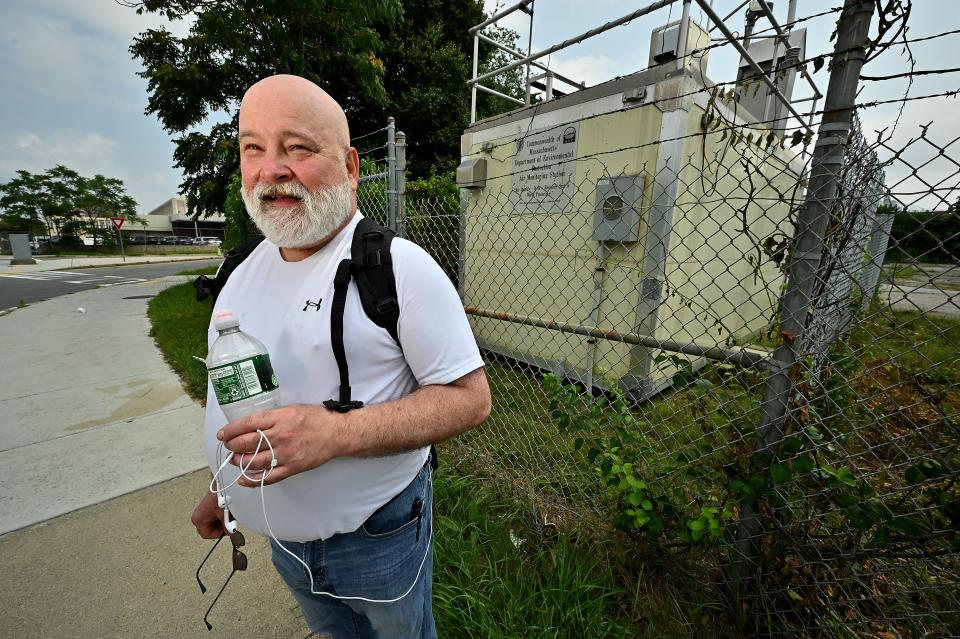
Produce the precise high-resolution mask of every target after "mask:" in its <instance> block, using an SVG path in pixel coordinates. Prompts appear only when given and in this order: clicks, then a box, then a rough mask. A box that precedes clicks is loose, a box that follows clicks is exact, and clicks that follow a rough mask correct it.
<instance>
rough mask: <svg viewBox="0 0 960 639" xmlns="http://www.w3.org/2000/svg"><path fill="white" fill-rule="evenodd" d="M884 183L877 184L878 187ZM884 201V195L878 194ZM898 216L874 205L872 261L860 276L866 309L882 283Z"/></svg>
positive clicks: (871, 239)
mask: <svg viewBox="0 0 960 639" xmlns="http://www.w3.org/2000/svg"><path fill="white" fill-rule="evenodd" d="M882 187H883V185H882V184H880V185H877V189H878V190H879V189H880V188H882ZM878 199H880V200H881V201H882V195H878ZM896 216H897V214H896V212H895V211H893V210H890V209H887V208H884V209H883V210H881V206H880V205H879V204H878V205H876V206H875V207H874V213H873V232H872V233H871V234H870V248H869V249H868V255H869V258H870V261H869V262H868V263H867V265H866V266H865V267H864V269H863V273H862V275H861V277H860V290H861V291H863V300H862V301H861V307H862V308H863V310H866V309H867V308H869V307H870V303H871V301H873V296H874V295H876V293H877V285H878V284H879V283H880V273H881V272H882V271H883V260H884V258H885V257H886V256H887V247H888V246H889V244H890V229H891V228H892V227H893V218H895V217H896Z"/></svg>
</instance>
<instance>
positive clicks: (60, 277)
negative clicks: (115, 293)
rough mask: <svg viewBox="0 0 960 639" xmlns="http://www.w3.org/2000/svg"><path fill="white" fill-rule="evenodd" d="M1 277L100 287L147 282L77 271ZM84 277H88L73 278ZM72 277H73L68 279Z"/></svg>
mask: <svg viewBox="0 0 960 639" xmlns="http://www.w3.org/2000/svg"><path fill="white" fill-rule="evenodd" d="M0 277H9V278H12V279H18V280H33V281H37V282H62V283H64V284H81V285H83V284H86V285H91V284H92V285H94V286H98V287H103V286H113V285H116V284H135V283H138V282H146V281H147V280H146V278H139V277H136V278H135V277H124V276H122V275H92V274H87V273H77V272H75V271H34V272H32V273H0ZM77 277H82V278H86V279H73V278H77ZM67 278H71V279H67Z"/></svg>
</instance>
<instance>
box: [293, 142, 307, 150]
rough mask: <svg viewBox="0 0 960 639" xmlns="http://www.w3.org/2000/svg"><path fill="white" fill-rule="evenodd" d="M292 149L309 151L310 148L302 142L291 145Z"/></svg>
mask: <svg viewBox="0 0 960 639" xmlns="http://www.w3.org/2000/svg"><path fill="white" fill-rule="evenodd" d="M290 150H291V151H307V150H308V149H307V147H305V146H303V145H302V144H294V145H293V146H291V147H290Z"/></svg>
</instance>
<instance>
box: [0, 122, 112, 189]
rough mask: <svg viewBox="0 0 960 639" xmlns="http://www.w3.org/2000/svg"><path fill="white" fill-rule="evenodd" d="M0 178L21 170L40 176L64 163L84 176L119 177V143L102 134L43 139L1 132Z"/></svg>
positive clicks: (65, 133) (69, 132)
mask: <svg viewBox="0 0 960 639" xmlns="http://www.w3.org/2000/svg"><path fill="white" fill-rule="evenodd" d="M0 149H8V150H5V151H0V179H4V177H8V176H10V175H12V174H13V173H14V172H16V171H17V170H19V169H23V170H25V171H30V172H31V173H37V172H42V171H45V170H47V169H49V168H51V167H52V166H54V165H56V164H63V165H66V166H68V167H70V168H71V169H74V170H76V171H79V172H80V173H81V174H83V175H93V174H95V173H102V174H104V175H107V176H112V175H111V174H113V175H116V173H118V172H119V171H118V168H119V167H118V166H117V162H116V151H117V143H116V142H115V141H113V140H111V139H110V138H107V137H104V136H102V135H100V134H99V133H92V132H82V131H76V130H73V129H60V130H56V131H51V132H50V133H49V134H45V135H43V136H40V135H38V134H37V133H35V132H32V131H26V132H24V131H0Z"/></svg>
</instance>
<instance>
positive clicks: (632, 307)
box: [361, 0, 960, 638]
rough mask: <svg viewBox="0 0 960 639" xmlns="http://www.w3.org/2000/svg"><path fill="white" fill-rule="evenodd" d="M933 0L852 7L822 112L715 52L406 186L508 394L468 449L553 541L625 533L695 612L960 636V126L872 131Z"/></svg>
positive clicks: (807, 629) (777, 632) (501, 122)
mask: <svg viewBox="0 0 960 639" xmlns="http://www.w3.org/2000/svg"><path fill="white" fill-rule="evenodd" d="M909 8H910V3H891V4H889V5H886V6H884V7H881V6H880V5H879V4H877V3H874V2H866V1H860V0H847V2H846V3H845V4H844V5H843V6H837V7H833V8H832V12H833V13H835V14H836V16H837V17H838V19H839V23H838V32H837V36H836V37H837V41H836V45H835V52H834V54H833V55H832V56H831V55H825V56H819V63H820V64H823V63H824V62H826V63H828V64H829V69H830V73H831V89H830V91H828V93H827V95H826V96H825V97H826V101H825V103H824V108H823V109H822V110H817V109H816V106H815V105H816V103H814V106H813V107H812V109H811V111H810V114H809V120H806V119H804V120H803V121H801V120H799V119H797V118H795V117H789V115H785V114H784V113H777V112H776V109H774V110H773V113H770V112H768V111H767V110H766V109H765V110H764V112H765V113H767V115H768V116H769V117H767V119H766V120H762V118H757V117H754V116H752V115H751V114H750V113H748V112H747V111H746V109H744V108H743V106H742V105H743V103H744V102H745V101H746V100H745V96H748V95H750V94H751V93H753V94H754V95H756V93H757V92H758V91H759V90H765V88H764V87H763V85H760V83H759V81H758V80H756V79H753V80H752V81H751V79H750V78H749V77H748V78H745V79H744V78H741V80H740V81H739V82H738V83H719V84H717V83H710V82H707V81H706V80H705V78H704V76H703V72H702V66H699V62H700V59H701V58H698V55H699V56H702V54H703V50H700V51H697V50H695V51H694V52H692V53H690V54H688V55H687V56H685V57H686V58H687V59H686V60H684V59H681V60H679V61H676V64H677V66H679V67H680V68H683V69H684V72H683V73H681V74H676V73H672V74H671V73H668V74H664V73H662V72H661V71H662V69H651V70H650V71H649V72H644V73H646V74H647V75H645V76H643V77H641V79H640V80H638V81H637V84H638V85H639V86H640V87H643V92H644V93H643V95H642V96H641V93H640V91H639V90H636V91H634V90H633V89H632V88H631V89H630V91H633V92H632V93H630V95H631V96H633V97H634V98H635V100H633V101H632V102H629V101H627V100H626V99H625V100H624V105H623V107H622V108H613V109H607V110H605V111H602V112H600V113H599V114H591V115H587V116H583V115H573V116H569V117H568V116H567V114H565V113H564V111H563V109H562V100H561V101H557V104H558V105H561V106H557V107H556V108H555V109H553V110H552V111H551V110H549V109H547V108H546V107H543V105H539V106H534V107H531V108H530V109H527V110H526V111H525V112H521V113H520V114H519V115H516V114H514V115H512V116H511V115H510V114H508V116H507V117H504V118H500V119H497V118H494V119H493V120H491V121H486V122H481V123H478V125H476V126H474V127H471V129H468V131H467V134H466V135H465V142H464V144H465V150H464V157H465V159H466V160H477V159H482V160H483V161H484V162H483V164H484V170H483V171H476V170H474V172H473V173H471V174H469V175H467V176H465V177H462V180H461V182H462V184H464V185H465V186H466V187H467V188H464V189H461V198H460V201H456V199H454V198H446V199H442V198H436V197H431V196H426V195H423V194H418V193H413V192H408V193H407V194H406V197H404V198H401V201H402V203H401V204H400V205H398V206H399V208H398V209H397V211H398V214H397V217H396V218H394V219H396V223H395V226H396V227H397V228H400V229H401V231H402V234H403V235H404V236H405V237H408V238H410V239H412V240H414V241H416V242H417V243H419V244H420V245H421V246H424V247H425V248H426V249H427V250H428V251H430V252H431V253H432V254H433V255H434V256H435V257H436V259H437V260H438V262H439V263H440V264H441V265H442V266H443V268H444V269H445V270H446V271H447V273H448V274H449V275H450V277H451V279H452V280H453V281H454V282H455V283H456V284H457V286H458V289H459V291H460V293H461V296H462V298H463V301H464V305H465V307H466V308H467V312H468V314H469V316H470V321H471V324H472V326H473V329H474V332H475V334H476V337H477V340H478V342H479V344H480V345H481V348H482V350H483V353H484V356H485V359H486V362H487V375H488V378H489V380H490V383H491V386H492V390H493V394H494V409H493V413H492V415H491V417H490V419H489V420H488V421H487V423H486V424H485V425H484V426H483V427H481V428H479V429H475V430H473V431H470V432H468V433H466V434H464V435H462V436H460V437H458V438H457V439H456V440H454V441H453V442H448V443H446V444H445V445H444V448H445V449H446V452H447V454H446V455H444V457H445V460H446V461H448V463H451V464H452V465H455V466H458V467H460V468H461V469H463V470H465V471H467V472H469V473H471V474H473V475H474V476H476V477H478V478H480V479H481V480H482V481H489V482H492V483H496V484H498V485H500V486H505V487H507V488H508V489H509V490H510V491H511V492H512V494H513V495H514V496H515V497H516V498H517V499H519V500H521V501H522V502H523V503H524V504H526V506H527V507H528V508H529V510H530V512H531V517H532V519H533V520H534V521H536V522H537V525H538V526H539V529H540V530H541V532H542V533H543V543H549V539H550V537H551V536H552V535H553V534H554V533H555V532H556V530H557V529H562V530H574V529H577V530H579V531H581V532H582V533H583V532H586V533H587V534H588V536H592V537H594V538H597V539H600V538H604V539H610V538H614V539H617V540H619V541H620V542H622V547H623V549H624V550H623V551H622V554H621V555H617V556H612V557H609V558H608V560H609V561H611V562H613V563H616V565H617V566H618V570H620V571H621V573H622V578H623V580H624V583H625V587H626V588H628V589H630V590H634V589H635V588H636V587H637V586H638V582H643V581H644V580H646V581H647V582H649V583H650V584H651V585H648V586H644V585H643V583H640V586H639V587H640V588H641V590H643V589H644V588H647V589H648V590H652V589H653V588H659V589H661V591H662V592H661V593H660V594H659V596H660V597H661V598H662V597H664V596H666V597H668V598H673V602H674V604H673V606H672V607H673V608H674V609H675V610H677V611H678V613H677V614H678V619H677V620H676V623H677V625H678V627H680V628H685V629H686V630H687V631H689V635H692V634H693V633H694V632H697V633H701V632H702V631H703V630H702V628H700V627H699V626H697V625H695V623H694V622H693V621H692V620H691V619H690V618H689V617H688V616H686V615H685V612H684V611H687V610H690V609H693V608H696V609H698V610H699V611H700V612H699V613H698V614H699V616H700V617H701V619H702V618H703V617H704V616H706V617H708V618H710V619H713V620H714V621H715V623H714V624H713V625H711V626H710V632H712V633H713V635H712V636H796V637H808V636H816V637H883V638H893V637H945V636H960V613H958V609H960V486H958V479H960V448H958V442H960V204H958V201H960V161H958V159H960V156H958V155H957V154H956V142H957V139H960V138H958V137H957V134H956V131H955V130H951V129H950V127H949V122H945V123H944V124H943V125H938V123H937V122H936V121H934V122H932V123H930V124H928V125H925V126H921V127H919V129H918V130H917V131H916V133H915V135H912V136H911V137H909V138H907V139H903V137H902V136H895V135H894V132H895V131H896V130H897V126H898V125H897V124H895V125H894V126H893V127H892V130H887V129H884V130H882V131H880V132H866V131H864V125H863V124H862V118H863V116H864V115H865V114H869V112H870V109H871V108H874V107H875V106H876V105H877V104H878V103H877V102H873V103H857V102H856V95H857V87H858V78H859V77H860V76H861V75H862V69H861V67H862V66H863V62H864V58H865V57H866V59H867V60H868V62H867V65H866V67H864V69H865V71H863V72H867V71H869V70H870V68H871V62H872V60H873V59H874V58H877V57H878V56H879V55H880V54H881V53H882V52H883V51H884V50H886V49H889V48H890V47H892V46H893V39H894V38H900V39H902V40H903V41H904V43H905V44H906V43H907V40H906V35H905V32H904V31H902V30H898V27H897V24H898V23H900V24H905V22H906V20H907V18H908V17H909ZM823 13H827V12H823ZM818 15H822V13H821V14H818ZM804 19H805V18H803V17H801V18H799V19H798V20H796V21H795V23H800V22H802V21H803V20H804ZM871 21H874V22H873V28H874V33H875V32H876V30H877V24H878V23H879V25H880V27H879V31H880V33H879V35H877V36H876V37H873V38H872V39H871V40H869V41H868V40H867V33H868V31H867V29H868V27H869V25H870V23H871ZM784 26H785V27H787V28H789V27H790V26H792V25H789V24H787V25H784ZM945 35H949V34H945ZM938 37H939V36H938ZM716 46H717V45H710V46H709V47H707V48H708V49H709V48H713V47H716ZM864 51H866V54H865V55H863V52H864ZM881 59H882V58H881ZM688 62H693V63H695V64H688ZM788 64H789V65H792V66H793V68H794V69H797V70H799V69H807V68H809V67H811V66H813V67H816V65H817V64H818V63H817V60H816V59H812V60H794V61H792V62H791V61H789V60H788ZM698 66H699V68H698ZM877 66H879V63H877ZM672 68H675V67H671V69H672ZM787 70H788V69H787V68H786V67H785V66H781V67H780V71H779V75H778V76H777V79H778V80H783V78H784V75H783V74H784V72H785V71H787ZM835 80H836V81H835ZM758 85H759V86H758ZM834 85H837V86H838V87H840V88H839V89H835V88H834ZM615 88H616V87H615ZM627 93H628V92H627V91H624V95H627ZM948 93H952V94H953V95H955V94H956V92H948ZM637 96H641V97H637ZM924 99H937V98H936V96H934V97H931V96H920V97H919V98H918V97H911V96H905V97H904V98H902V99H899V100H896V101H891V102H899V103H900V104H901V107H902V110H901V115H900V117H902V115H903V111H904V110H905V111H907V112H908V113H909V110H910V109H911V108H915V106H916V105H917V104H918V103H921V102H920V100H924ZM939 99H943V98H942V96H941V97H940V98H939ZM548 104H549V103H548ZM950 104H952V103H950ZM541 107H543V109H542V110H543V111H544V113H540V112H539V110H540V109H541ZM571 113H582V111H579V112H578V111H575V110H574V111H572V112H571ZM761 120H762V121H761ZM558 123H559V124H558ZM900 126H903V125H900ZM598 140H599V142H598ZM568 149H575V153H574V154H572V155H565V153H566V151H567V150H568ZM463 166H465V164H462V165H461V167H463ZM472 170H473V169H472ZM362 188H364V187H362ZM386 190H387V187H386V186H384V187H383V188H381V190H380V191H379V193H385V192H386ZM402 191H403V189H400V192H402ZM365 197H368V196H363V195H362V196H361V208H362V209H363V210H364V212H365V213H368V214H370V213H371V212H372V211H373V210H374V208H376V207H379V208H377V210H378V211H384V215H385V216H389V213H388V207H386V206H385V205H381V204H366V200H365V199H364V198H365ZM369 197H371V198H372V197H373V196H372V195H371V196H369ZM377 197H381V196H377ZM375 202H378V203H382V202H384V200H383V199H379V200H375ZM385 219H388V217H385ZM638 562H639V563H640V564H642V566H643V568H642V569H638V568H637V565H638ZM654 584H655V585H654ZM664 593H666V594H664ZM685 624H686V625H685ZM689 635H688V636H689Z"/></svg>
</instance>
